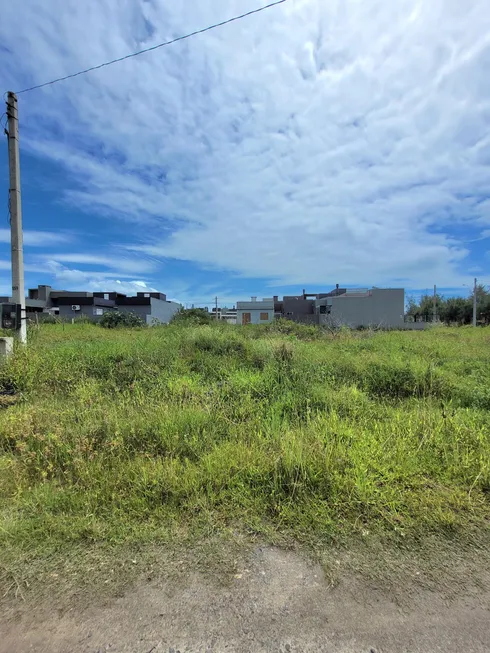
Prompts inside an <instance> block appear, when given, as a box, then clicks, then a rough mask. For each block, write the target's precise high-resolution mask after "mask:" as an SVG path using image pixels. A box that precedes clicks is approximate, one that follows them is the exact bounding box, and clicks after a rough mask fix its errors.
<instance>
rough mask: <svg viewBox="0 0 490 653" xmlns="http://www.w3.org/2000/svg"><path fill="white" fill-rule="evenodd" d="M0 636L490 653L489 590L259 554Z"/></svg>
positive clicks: (7, 626) (117, 647) (218, 647)
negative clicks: (225, 575)
mask: <svg viewBox="0 0 490 653" xmlns="http://www.w3.org/2000/svg"><path fill="white" fill-rule="evenodd" d="M489 573H490V572H489V571H488V570H486V571H485V572H484V574H486V578H485V580H486V581H489V580H490V575H489ZM488 586H490V583H489V584H488ZM0 632H1V639H0V652H1V653H17V652H24V651H26V652H27V651H35V652H36V653H48V652H49V653H68V652H73V653H102V652H104V653H106V652H110V653H122V652H128V653H129V652H131V653H153V652H155V653H163V652H166V653H177V652H178V651H180V653H184V652H188V653H191V652H196V653H197V652H200V653H207V652H209V653H210V652H213V653H220V652H221V651H236V652H237V653H241V652H243V653H245V652H249V651H250V652H252V651H253V652H257V653H260V652H266V651H267V652H269V651H273V652H276V653H289V652H291V653H300V652H306V651H308V652H309V651H312V652H313V651H315V652H325V653H327V652H328V653H372V652H373V651H374V652H376V653H391V652H393V653H404V652H407V653H417V652H420V653H432V652H434V653H435V652H436V651H438V652H444V653H452V652H454V653H462V652H464V653H473V652H474V653H479V652H481V653H483V652H485V653H488V651H490V593H489V591H488V590H487V589H482V588H480V589H476V588H474V589H473V590H470V589H468V587H466V588H465V590H464V592H463V593H459V594H458V593H457V592H452V593H451V596H450V598H449V597H448V593H447V591H442V590H441V591H439V590H437V589H434V588H432V589H428V588H425V587H423V585H421V584H416V583H414V584H410V586H407V587H406V589H402V591H401V593H400V592H396V593H393V592H391V591H389V590H387V588H386V587H383V586H382V584H381V585H379V586H378V585H377V583H376V581H375V580H367V579H366V577H365V576H362V577H361V576H356V575H355V574H352V573H345V574H339V578H338V579H337V580H336V581H335V582H334V583H332V580H331V578H327V577H325V575H324V573H323V571H322V568H321V567H320V566H319V565H317V564H313V563H311V562H309V561H307V560H306V559H305V558H303V557H302V556H300V555H298V554H296V553H293V552H285V551H282V550H280V549H274V548H258V549H256V550H255V551H254V553H253V554H252V555H250V556H248V558H244V559H243V561H242V562H241V563H240V564H239V566H238V568H237V570H236V573H235V574H234V575H233V577H232V578H231V581H230V582H228V583H227V584H226V585H223V584H222V583H221V582H220V581H219V580H218V579H213V578H212V577H210V575H209V574H202V573H199V572H197V571H193V572H189V574H187V575H185V576H184V578H182V576H180V577H179V579H178V580H176V578H175V577H170V576H169V577H167V578H165V577H162V578H160V579H159V580H157V581H156V580H150V581H149V580H148V579H146V578H145V579H144V580H141V579H140V580H139V581H138V582H137V583H135V584H134V585H133V586H132V587H131V588H128V589H127V590H126V592H125V593H124V594H123V596H120V597H119V598H112V599H110V600H107V599H104V600H102V599H101V600H100V601H98V600H97V597H94V599H93V601H92V603H91V604H89V605H85V606H84V607H81V606H78V607H76V606H71V607H70V606H69V605H67V606H65V608H64V609H63V610H59V609H57V608H55V607H50V606H49V604H46V603H44V604H43V605H42V606H38V607H37V608H35V609H33V608H32V606H31V607H27V606H26V607H25V608H24V609H23V610H20V611H19V610H16V611H4V614H3V615H2V616H0Z"/></svg>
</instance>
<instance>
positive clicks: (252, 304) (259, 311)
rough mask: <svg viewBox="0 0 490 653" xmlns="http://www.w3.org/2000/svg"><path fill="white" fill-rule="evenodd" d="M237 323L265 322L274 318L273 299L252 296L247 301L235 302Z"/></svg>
mask: <svg viewBox="0 0 490 653" xmlns="http://www.w3.org/2000/svg"><path fill="white" fill-rule="evenodd" d="M236 308H237V310H236V323H237V324H267V323H268V322H272V321H273V320H274V299H272V298H271V299H262V300H259V301H257V297H252V298H251V299H250V301H249V302H237V305H236Z"/></svg>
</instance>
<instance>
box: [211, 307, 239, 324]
mask: <svg viewBox="0 0 490 653" xmlns="http://www.w3.org/2000/svg"><path fill="white" fill-rule="evenodd" d="M206 310H207V309H206ZM212 313H213V317H216V308H213V309H212ZM236 314H237V309H236V308H235V307H233V308H226V307H223V308H221V307H220V306H218V320H223V322H228V324H236Z"/></svg>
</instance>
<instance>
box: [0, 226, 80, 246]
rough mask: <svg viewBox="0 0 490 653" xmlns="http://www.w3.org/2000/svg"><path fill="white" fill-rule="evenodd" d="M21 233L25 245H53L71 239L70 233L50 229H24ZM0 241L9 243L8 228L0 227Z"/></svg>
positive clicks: (67, 241)
mask: <svg viewBox="0 0 490 653" xmlns="http://www.w3.org/2000/svg"><path fill="white" fill-rule="evenodd" d="M23 235H24V245H26V246H27V247H55V246H56V245H62V244H65V243H69V242H70V241H72V240H73V237H72V236H71V235H70V234H65V233H54V232H52V231H24V234H23ZM0 243H10V229H0Z"/></svg>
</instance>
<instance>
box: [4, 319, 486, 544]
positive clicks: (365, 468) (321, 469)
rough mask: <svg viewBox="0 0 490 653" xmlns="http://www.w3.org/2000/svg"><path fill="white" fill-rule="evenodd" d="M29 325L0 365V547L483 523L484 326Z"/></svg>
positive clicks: (453, 528)
mask: <svg viewBox="0 0 490 653" xmlns="http://www.w3.org/2000/svg"><path fill="white" fill-rule="evenodd" d="M181 322H183V323H184V324H181ZM31 335H32V338H31V339H30V344H29V345H28V346H27V347H26V348H21V347H18V348H17V349H16V351H15V355H14V356H13V357H12V358H11V359H9V360H8V361H6V362H4V363H3V364H2V365H1V366H0V390H1V391H2V392H3V393H4V394H5V396H8V397H9V401H8V402H5V403H3V404H2V406H1V409H0V514H1V517H2V527H1V528H0V545H1V546H8V547H9V548H10V549H12V547H13V546H17V547H18V548H19V550H26V549H29V550H31V551H42V550H44V549H45V548H49V550H52V548H53V547H55V546H58V545H62V544H66V543H67V542H72V543H76V542H79V543H80V542H84V541H89V542H94V541H101V542H128V541H132V542H143V541H154V540H155V539H158V538H161V537H162V536H163V535H162V534H163V533H164V532H167V535H168V533H170V532H171V531H172V529H174V528H175V525H176V524H178V525H179V528H183V527H184V525H187V527H188V528H189V529H193V532H198V530H199V528H202V529H204V531H205V532H207V533H209V532H215V531H216V530H220V529H221V528H222V527H223V526H226V525H239V526H241V527H243V528H248V529H250V530H252V531H253V532H255V533H263V534H266V535H267V536H268V537H270V536H272V535H271V534H274V533H275V534H276V535H277V536H279V534H282V533H284V532H288V533H290V534H292V535H293V536H294V537H296V538H297V539H300V540H301V539H308V540H309V539H310V538H312V537H324V536H325V535H326V534H333V533H344V534H346V533H353V532H361V531H362V530H363V529H365V528H366V526H369V530H370V532H377V531H378V532H379V533H382V534H383V533H384V534H386V533H398V534H399V533H404V534H407V535H408V534H410V533H411V534H413V535H416V536H421V535H423V534H428V533H434V532H436V533H443V534H447V533H452V534H454V533H461V534H464V533H465V532H470V530H471V529H473V528H475V527H486V526H487V525H488V520H489V517H490V497H489V488H490V455H489V454H490V429H489V426H488V425H489V421H488V410H489V408H490V394H489V388H490V353H489V351H488V347H487V344H488V338H489V335H488V330H487V329H483V328H482V329H478V330H471V329H465V328H462V329H454V330H453V329H433V330H430V331H427V332H417V333H411V332H406V333H405V332H403V333H395V332H390V333H382V332H377V333H373V332H362V333H346V332H343V331H342V332H339V333H337V334H335V336H332V335H331V334H329V333H325V332H322V331H321V330H319V329H315V328H314V327H309V326H306V327H305V326H303V325H296V324H291V323H283V322H278V323H273V324H271V325H266V326H259V327H253V326H252V327H250V328H247V329H240V328H238V327H237V328H234V327H231V326H229V325H221V324H218V325H215V324H213V325H199V324H195V323H194V322H193V320H176V322H175V324H173V325H170V326H167V327H158V326H157V327H154V328H152V329H145V330H138V329H133V330H127V329H124V328H119V329H111V330H104V329H100V328H98V327H97V326H94V325H91V324H73V325H63V324H50V325H40V326H39V327H36V328H35V330H33V332H32V333H31ZM10 398H12V400H10Z"/></svg>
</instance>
